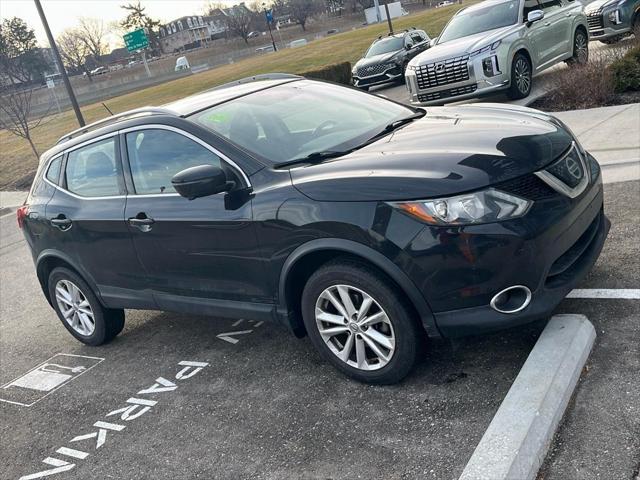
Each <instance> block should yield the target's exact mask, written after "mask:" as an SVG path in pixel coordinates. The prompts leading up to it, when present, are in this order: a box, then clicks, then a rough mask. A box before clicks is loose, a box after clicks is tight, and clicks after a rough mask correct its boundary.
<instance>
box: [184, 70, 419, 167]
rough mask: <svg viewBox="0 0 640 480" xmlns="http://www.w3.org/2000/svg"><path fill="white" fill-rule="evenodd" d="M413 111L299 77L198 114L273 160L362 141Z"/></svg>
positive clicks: (206, 123) (201, 119)
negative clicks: (294, 80)
mask: <svg viewBox="0 0 640 480" xmlns="http://www.w3.org/2000/svg"><path fill="white" fill-rule="evenodd" d="M412 113H413V112H412V111H411V110H410V109H409V108H407V107H404V106H402V105H398V104H396V103H393V102H390V101H388V100H385V99H384V98H380V97H376V96H374V95H369V94H367V93H362V92H358V91H356V90H353V89H350V88H344V87H340V86H336V85H330V84H327V83H319V82H311V81H306V80H301V81H296V82H292V83H287V84H284V85H279V86H277V87H272V88H268V89H266V90H262V91H258V92H255V93H253V94H250V95H245V96H242V97H240V98H236V99H234V100H231V101H228V102H226V103H223V104H222V105H217V106H214V107H211V108H210V109H208V110H205V111H203V112H199V113H196V114H195V115H194V117H195V120H196V121H197V122H198V123H200V124H201V125H203V126H204V127H206V128H208V129H210V130H213V131H214V132H216V133H218V134H220V135H223V136H225V137H226V138H228V139H229V140H231V141H232V142H234V143H236V144H237V145H239V146H241V147H243V148H244V149H246V150H247V151H249V152H251V153H254V154H256V155H258V156H259V157H261V158H264V159H267V160H270V161H272V162H274V163H278V162H284V161H287V160H292V159H296V158H302V157H305V156H307V155H310V154H312V153H314V152H322V151H326V150H344V149H345V148H346V149H348V148H353V147H356V146H358V145H361V144H362V142H364V141H366V140H368V139H370V138H371V137H372V136H373V135H375V134H377V133H380V132H381V131H382V130H383V129H384V128H385V126H386V125H388V124H390V123H392V122H394V121H395V120H398V119H400V118H404V117H406V116H407V115H410V114H412Z"/></svg>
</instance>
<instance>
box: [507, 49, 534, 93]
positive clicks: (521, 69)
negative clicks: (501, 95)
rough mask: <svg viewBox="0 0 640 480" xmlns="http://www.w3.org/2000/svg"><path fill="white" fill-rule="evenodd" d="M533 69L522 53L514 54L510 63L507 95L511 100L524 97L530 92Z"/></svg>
mask: <svg viewBox="0 0 640 480" xmlns="http://www.w3.org/2000/svg"><path fill="white" fill-rule="evenodd" d="M532 84H533V71H532V69H531V62H530V61H529V59H528V58H527V57H526V56H525V55H523V54H522V53H518V54H516V56H515V57H513V62H512V63H511V85H510V86H509V90H507V95H508V96H509V98H510V99H512V100H518V99H521V98H526V97H528V96H529V94H530V93H531V86H532Z"/></svg>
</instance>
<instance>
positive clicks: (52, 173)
mask: <svg viewBox="0 0 640 480" xmlns="http://www.w3.org/2000/svg"><path fill="white" fill-rule="evenodd" d="M61 166H62V157H58V158H56V159H55V160H54V161H53V162H51V164H50V165H49V169H48V170H47V180H49V181H50V182H51V183H55V184H56V185H58V182H59V181H60V167H61Z"/></svg>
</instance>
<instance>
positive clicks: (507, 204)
mask: <svg viewBox="0 0 640 480" xmlns="http://www.w3.org/2000/svg"><path fill="white" fill-rule="evenodd" d="M532 204H533V202H532V201H530V200H525V199H523V198H520V197H516V196H514V195H510V194H508V193H505V192H502V191H500V190H496V189H494V188H489V189H487V190H483V191H480V192H474V193H467V194H464V195H457V196H455V197H449V198H439V199H435V200H423V201H415V202H392V203H391V205H392V206H393V207H395V208H398V209H400V210H402V211H403V212H404V213H406V214H408V215H411V216H412V217H415V218H418V219H419V220H422V221H423V222H425V223H428V224H430V225H476V224H479V223H492V222H501V221H504V220H511V219H513V218H518V217H521V216H523V215H524V214H526V213H527V211H529V208H530V207H531V205H532Z"/></svg>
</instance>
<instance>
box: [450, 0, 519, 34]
mask: <svg viewBox="0 0 640 480" xmlns="http://www.w3.org/2000/svg"><path fill="white" fill-rule="evenodd" d="M519 5H520V0H511V1H508V2H504V3H500V4H498V5H495V4H492V5H488V6H486V7H482V8H471V9H467V10H464V11H462V12H460V13H459V14H457V15H456V16H454V17H453V18H452V19H451V21H450V22H449V24H448V25H447V26H446V27H445V29H444V30H443V31H442V34H440V37H439V38H438V44H441V43H444V42H449V41H451V40H456V39H458V38H462V37H467V36H469V35H475V34H476V33H481V32H488V31H489V30H494V29H496V28H502V27H506V26H509V25H514V24H516V23H517V22H518V6H519Z"/></svg>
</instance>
